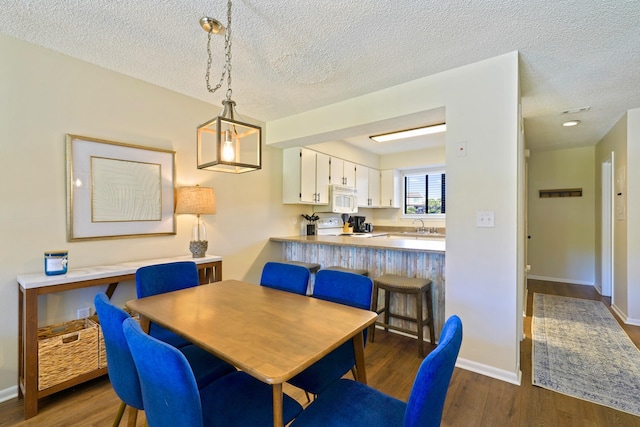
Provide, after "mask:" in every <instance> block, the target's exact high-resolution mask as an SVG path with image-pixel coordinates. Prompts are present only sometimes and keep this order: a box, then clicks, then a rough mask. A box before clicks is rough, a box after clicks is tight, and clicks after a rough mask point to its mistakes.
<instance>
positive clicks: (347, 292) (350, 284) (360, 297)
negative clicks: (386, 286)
mask: <svg viewBox="0 0 640 427" xmlns="http://www.w3.org/2000/svg"><path fill="white" fill-rule="evenodd" d="M372 293H373V281H372V280H371V278H370V277H367V276H363V275H361V274H356V273H349V272H344V271H339V270H320V271H319V272H318V273H317V274H316V283H315V286H314V289H313V298H318V299H322V300H326V301H331V302H336V303H339V304H344V305H349V306H352V307H357V308H361V309H363V310H370V309H371V295H372ZM363 334H364V342H365V343H366V342H367V329H365V330H364V332H363ZM355 363H356V359H355V354H354V351H353V342H352V341H351V340H349V341H347V342H345V343H344V344H342V345H341V346H340V347H338V348H337V349H335V350H333V351H332V352H331V353H329V354H328V355H326V356H325V357H323V358H322V359H320V360H319V361H317V362H316V363H314V364H313V365H311V366H310V367H308V368H307V369H305V370H304V371H302V372H301V373H299V374H298V375H296V376H295V377H293V378H291V379H290V380H289V381H288V382H289V384H291V385H294V386H296V387H298V388H301V389H303V390H304V391H305V392H306V393H312V394H314V395H318V394H320V393H322V391H323V390H324V389H325V388H327V387H328V386H329V385H330V384H331V383H333V382H334V381H337V380H338V379H340V378H342V376H343V375H344V374H346V373H347V372H349V371H350V370H352V369H354V366H355ZM307 397H308V395H307Z"/></svg>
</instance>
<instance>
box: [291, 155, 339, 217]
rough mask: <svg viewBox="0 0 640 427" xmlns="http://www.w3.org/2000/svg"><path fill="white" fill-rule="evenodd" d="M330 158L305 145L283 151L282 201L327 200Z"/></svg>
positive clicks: (315, 203) (310, 201) (325, 202)
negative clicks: (304, 146)
mask: <svg viewBox="0 0 640 427" xmlns="http://www.w3.org/2000/svg"><path fill="white" fill-rule="evenodd" d="M329 165H330V157H329V156H328V155H326V154H323V153H318V152H315V151H313V150H308V149H306V148H300V147H294V148H286V149H284V150H282V203H309V204H314V205H326V204H328V203H329Z"/></svg>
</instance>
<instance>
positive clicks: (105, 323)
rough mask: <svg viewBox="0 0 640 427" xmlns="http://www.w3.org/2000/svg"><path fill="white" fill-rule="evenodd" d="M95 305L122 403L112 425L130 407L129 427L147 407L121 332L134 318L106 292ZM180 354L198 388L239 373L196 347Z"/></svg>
mask: <svg viewBox="0 0 640 427" xmlns="http://www.w3.org/2000/svg"><path fill="white" fill-rule="evenodd" d="M94 305H95V307H96V312H97V313H98V319H99V321H100V327H101V328H102V335H103V337H104V345H105V348H106V351H107V367H108V373H109V380H110V381H111V386H112V387H113V389H114V391H115V392H116V394H117V395H118V397H119V398H120V400H121V401H122V403H121V404H120V408H119V409H118V413H117V415H116V419H115V421H114V423H113V425H114V426H118V425H119V424H120V420H122V416H123V414H124V410H125V408H126V407H127V406H129V425H135V420H136V418H137V414H138V410H142V409H144V405H143V401H142V393H141V391H140V381H139V380H138V372H137V370H136V367H135V365H134V362H133V358H132V357H131V351H130V350H129V346H128V345H127V341H126V339H125V337H124V333H123V331H122V322H124V321H125V320H126V319H129V318H130V317H131V316H129V314H128V313H127V312H126V311H124V310H123V309H121V308H120V307H117V306H115V305H113V304H112V303H111V301H110V300H109V298H108V297H107V295H106V294H105V293H103V292H102V293H99V294H97V295H96V296H95V298H94ZM180 351H181V352H182V353H183V354H184V355H185V357H186V359H187V361H188V363H189V365H190V366H191V368H192V370H193V371H194V372H195V373H196V377H197V380H196V382H197V384H198V387H204V386H206V385H207V384H209V383H211V382H212V381H214V380H216V379H218V378H220V377H221V376H223V375H226V374H229V373H232V372H235V371H236V368H235V367H233V366H232V365H230V364H228V363H226V362H224V361H222V360H221V359H219V358H217V357H215V356H213V355H212V354H210V353H208V352H206V351H204V350H202V349H201V348H199V347H197V346H195V345H188V346H185V347H181V348H180Z"/></svg>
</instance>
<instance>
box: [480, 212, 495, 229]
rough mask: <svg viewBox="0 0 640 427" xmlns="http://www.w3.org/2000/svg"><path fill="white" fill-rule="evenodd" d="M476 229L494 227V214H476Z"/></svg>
mask: <svg viewBox="0 0 640 427" xmlns="http://www.w3.org/2000/svg"><path fill="white" fill-rule="evenodd" d="M477 222H478V224H477V225H478V227H488V228H493V227H495V222H494V213H493V212H490V211H485V212H478V219H477Z"/></svg>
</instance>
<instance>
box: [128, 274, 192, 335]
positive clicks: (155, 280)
mask: <svg viewBox="0 0 640 427" xmlns="http://www.w3.org/2000/svg"><path fill="white" fill-rule="evenodd" d="M199 283H200V280H199V277H198V267H197V266H196V263H195V262H193V261H178V262H170V263H166V264H155V265H149V266H146V267H141V268H139V269H138V270H137V271H136V290H137V292H138V298H144V297H150V296H153V295H158V294H163V293H166V292H172V291H178V290H180V289H186V288H191V287H193V286H198V284H199ZM149 335H151V336H152V337H155V338H158V339H159V340H161V341H164V342H166V343H169V344H171V345H172V346H174V347H184V346H186V345H189V344H191V343H190V342H189V341H187V340H185V339H184V338H182V337H180V336H178V335H177V334H174V333H173V332H171V331H169V330H168V329H166V328H163V327H162V326H159V325H156V324H155V323H153V322H152V323H151V325H150V326H149Z"/></svg>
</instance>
